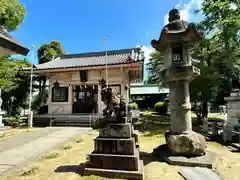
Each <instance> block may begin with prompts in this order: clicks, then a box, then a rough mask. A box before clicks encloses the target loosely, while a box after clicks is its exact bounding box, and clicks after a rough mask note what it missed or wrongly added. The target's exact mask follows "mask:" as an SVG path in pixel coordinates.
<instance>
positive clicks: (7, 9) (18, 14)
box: [0, 0, 26, 31]
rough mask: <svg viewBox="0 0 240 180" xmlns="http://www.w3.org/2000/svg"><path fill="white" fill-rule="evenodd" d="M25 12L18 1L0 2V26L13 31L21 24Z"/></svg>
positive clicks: (5, 0) (2, 0)
mask: <svg viewBox="0 0 240 180" xmlns="http://www.w3.org/2000/svg"><path fill="white" fill-rule="evenodd" d="M25 14H26V11H25V8H24V7H23V5H22V4H21V3H20V2H19V0H0V26H2V27H3V28H5V29H7V30H8V31H14V30H16V29H17V28H18V26H19V24H20V23H22V22H23V20H24V17H25Z"/></svg>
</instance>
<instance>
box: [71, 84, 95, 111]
mask: <svg viewBox="0 0 240 180" xmlns="http://www.w3.org/2000/svg"><path fill="white" fill-rule="evenodd" d="M97 101H98V87H97V85H81V86H80V85H76V86H74V87H73V110H72V112H73V113H92V112H95V113H96V112H97Z"/></svg>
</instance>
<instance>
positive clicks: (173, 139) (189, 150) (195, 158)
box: [153, 131, 217, 169]
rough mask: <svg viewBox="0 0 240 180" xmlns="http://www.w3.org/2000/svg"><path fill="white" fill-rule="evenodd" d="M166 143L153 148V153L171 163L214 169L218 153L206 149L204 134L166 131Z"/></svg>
mask: <svg viewBox="0 0 240 180" xmlns="http://www.w3.org/2000/svg"><path fill="white" fill-rule="evenodd" d="M165 139H166V143H167V144H164V145H160V146H158V147H157V148H155V149H154V150H153V154H154V155H155V156H157V157H159V158H161V159H162V160H164V161H166V162H168V163H169V164H171V165H178V166H193V167H195V166H199V167H206V168H210V169H213V168H214V165H215V163H216V162H217V161H216V160H217V155H216V154H215V153H213V152H211V151H208V150H207V149H206V147H207V146H206V141H205V138H204V136H202V135H201V134H198V133H196V132H194V131H191V132H187V133H182V134H171V132H170V131H166V132H165Z"/></svg>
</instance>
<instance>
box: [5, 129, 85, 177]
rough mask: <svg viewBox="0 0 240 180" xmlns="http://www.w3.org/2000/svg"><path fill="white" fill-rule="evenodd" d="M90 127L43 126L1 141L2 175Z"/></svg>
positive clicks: (83, 132)
mask: <svg viewBox="0 0 240 180" xmlns="http://www.w3.org/2000/svg"><path fill="white" fill-rule="evenodd" d="M89 130H90V129H89V128H75V127H56V128H55V127H53V128H41V129H37V130H34V131H32V132H26V133H23V134H21V135H19V136H14V137H11V138H8V139H6V140H3V141H0V175H1V174H3V173H6V172H8V171H9V170H11V169H13V168H15V167H17V166H19V165H21V164H22V163H24V162H26V161H27V160H29V159H31V158H34V157H36V156H37V155H39V154H41V153H44V152H45V151H48V150H50V149H52V148H54V147H56V146H57V145H58V144H60V143H62V142H64V141H66V140H68V139H70V138H72V137H74V136H77V135H81V134H85V133H87V132H88V131H89Z"/></svg>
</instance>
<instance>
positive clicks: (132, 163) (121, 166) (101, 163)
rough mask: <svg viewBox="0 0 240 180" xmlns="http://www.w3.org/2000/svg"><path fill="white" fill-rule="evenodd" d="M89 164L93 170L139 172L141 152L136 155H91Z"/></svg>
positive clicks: (136, 152)
mask: <svg viewBox="0 0 240 180" xmlns="http://www.w3.org/2000/svg"><path fill="white" fill-rule="evenodd" d="M89 162H90V163H91V167H93V168H102V169H115V170H127V171H137V170H138V166H139V164H138V163H139V152H138V151H137V150H136V149H135V153H134V155H118V154H97V153H92V154H90V155H89Z"/></svg>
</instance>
